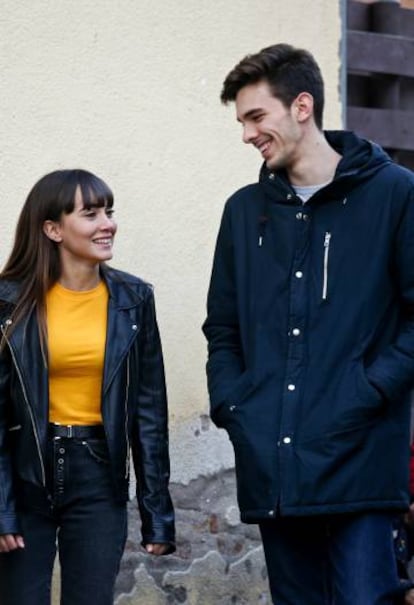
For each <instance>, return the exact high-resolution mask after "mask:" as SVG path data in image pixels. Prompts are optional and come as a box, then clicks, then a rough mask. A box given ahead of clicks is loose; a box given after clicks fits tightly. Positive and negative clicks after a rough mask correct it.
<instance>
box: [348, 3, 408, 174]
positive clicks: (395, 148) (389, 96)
mask: <svg viewBox="0 0 414 605" xmlns="http://www.w3.org/2000/svg"><path fill="white" fill-rule="evenodd" d="M347 8H348V14H347V128H349V129H350V130H355V131H356V132H357V133H358V134H360V135H361V136H364V137H366V138H368V139H372V140H374V141H376V142H377V143H379V144H380V145H382V146H383V147H384V148H385V149H386V150H387V151H388V153H389V154H390V155H391V156H392V157H393V158H394V159H395V160H396V161H397V162H399V163H400V164H403V165H405V166H407V167H408V168H411V170H414V10H410V9H404V8H401V7H400V6H399V4H397V3H394V2H374V3H372V4H364V3H361V2H356V1H353V0H348V6H347Z"/></svg>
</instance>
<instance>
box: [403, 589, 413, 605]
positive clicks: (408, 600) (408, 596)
mask: <svg viewBox="0 0 414 605" xmlns="http://www.w3.org/2000/svg"><path fill="white" fill-rule="evenodd" d="M404 605H414V589H411V590H409V591H408V592H406V593H405V599H404Z"/></svg>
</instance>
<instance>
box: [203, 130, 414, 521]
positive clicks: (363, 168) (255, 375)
mask: <svg viewBox="0 0 414 605" xmlns="http://www.w3.org/2000/svg"><path fill="white" fill-rule="evenodd" d="M326 137H327V140H328V142H329V143H330V145H331V146H332V147H333V148H334V149H335V150H336V151H337V152H338V153H339V154H341V156H342V159H341V161H340V163H339V165H338V168H337V171H336V175H335V178H334V180H333V181H332V182H331V183H330V184H328V185H327V186H325V187H323V188H322V189H320V190H319V191H318V192H317V193H316V194H315V195H313V196H312V197H311V199H310V200H309V201H308V202H307V203H306V204H305V205H303V204H302V202H301V200H300V199H299V198H298V197H297V196H296V195H295V193H294V191H293V189H292V188H291V187H290V185H289V183H288V181H287V178H286V175H285V174H284V173H283V172H272V171H269V170H268V169H266V168H265V167H263V168H262V171H261V174H260V179H259V182H258V183H256V184H253V185H249V186H247V187H245V188H243V189H241V190H239V191H238V192H236V193H235V194H234V195H233V196H232V197H231V198H230V199H229V200H228V202H227V204H226V206H225V210H224V213H223V217H222V222H221V227H220V231H219V235H218V240H217V246H216V251H215V257H214V264H213V272H212V277H211V283H210V289H209V295H208V316H207V319H206V321H205V323H204V326H203V330H204V333H205V335H206V337H207V339H208V345H209V358H208V363H207V374H208V386H209V392H210V400H211V416H212V418H213V420H214V422H215V423H216V425H217V426H219V427H222V428H225V429H226V430H227V431H228V434H229V437H230V439H231V441H232V443H233V446H234V450H235V459H236V474H237V486H238V501H239V506H240V510H241V516H242V520H244V521H246V522H256V521H259V520H261V519H265V518H272V517H274V516H275V515H276V514H277V513H278V512H280V513H281V514H282V515H292V516H293V515H312V514H330V513H342V512H357V511H368V510H399V509H404V508H405V507H406V506H407V503H408V453H409V448H408V442H409V412H410V409H409V407H410V406H409V391H410V388H411V385H412V383H413V382H414V175H413V173H411V172H410V171H408V170H405V169H403V168H402V167H399V166H397V165H396V164H394V163H393V162H392V161H391V160H390V158H389V157H388V156H387V155H386V154H385V153H384V152H383V151H382V150H381V149H380V148H379V147H378V146H376V145H375V144H372V143H370V142H368V141H365V140H362V139H359V138H358V137H356V136H355V135H354V134H352V133H350V132H327V133H326Z"/></svg>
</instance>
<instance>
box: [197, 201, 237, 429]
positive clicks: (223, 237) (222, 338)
mask: <svg viewBox="0 0 414 605" xmlns="http://www.w3.org/2000/svg"><path fill="white" fill-rule="evenodd" d="M234 255H235V251H234V242H233V237H232V225H231V215H230V207H229V204H228V203H227V205H226V207H225V209H224V213H223V217H222V220H221V225H220V229H219V233H218V237H217V243H216V249H215V254H214V261H213V270H212V274H211V281H210V287H209V291H208V297H207V319H206V320H205V322H204V324H203V332H204V334H205V336H206V338H207V341H208V361H207V381H208V390H209V394H210V402H211V408H212V417H213V420H214V419H215V418H214V410H215V409H216V408H217V407H218V406H219V405H220V404H221V403H222V402H223V401H224V399H225V397H226V395H227V393H228V392H229V390H230V389H231V387H232V386H233V385H234V382H235V381H236V379H237V378H239V377H240V375H241V374H242V372H243V371H244V360H243V355H242V347H241V339H240V330H239V317H238V305H237V288H236V275H235V262H234Z"/></svg>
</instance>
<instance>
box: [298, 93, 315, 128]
mask: <svg viewBox="0 0 414 605" xmlns="http://www.w3.org/2000/svg"><path fill="white" fill-rule="evenodd" d="M293 110H294V114H295V117H296V119H297V121H298V122H301V123H302V122H306V120H308V119H309V118H310V117H311V116H313V96H312V95H311V94H310V93H309V92H300V93H299V94H298V96H297V97H296V99H295V100H294V101H293Z"/></svg>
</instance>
